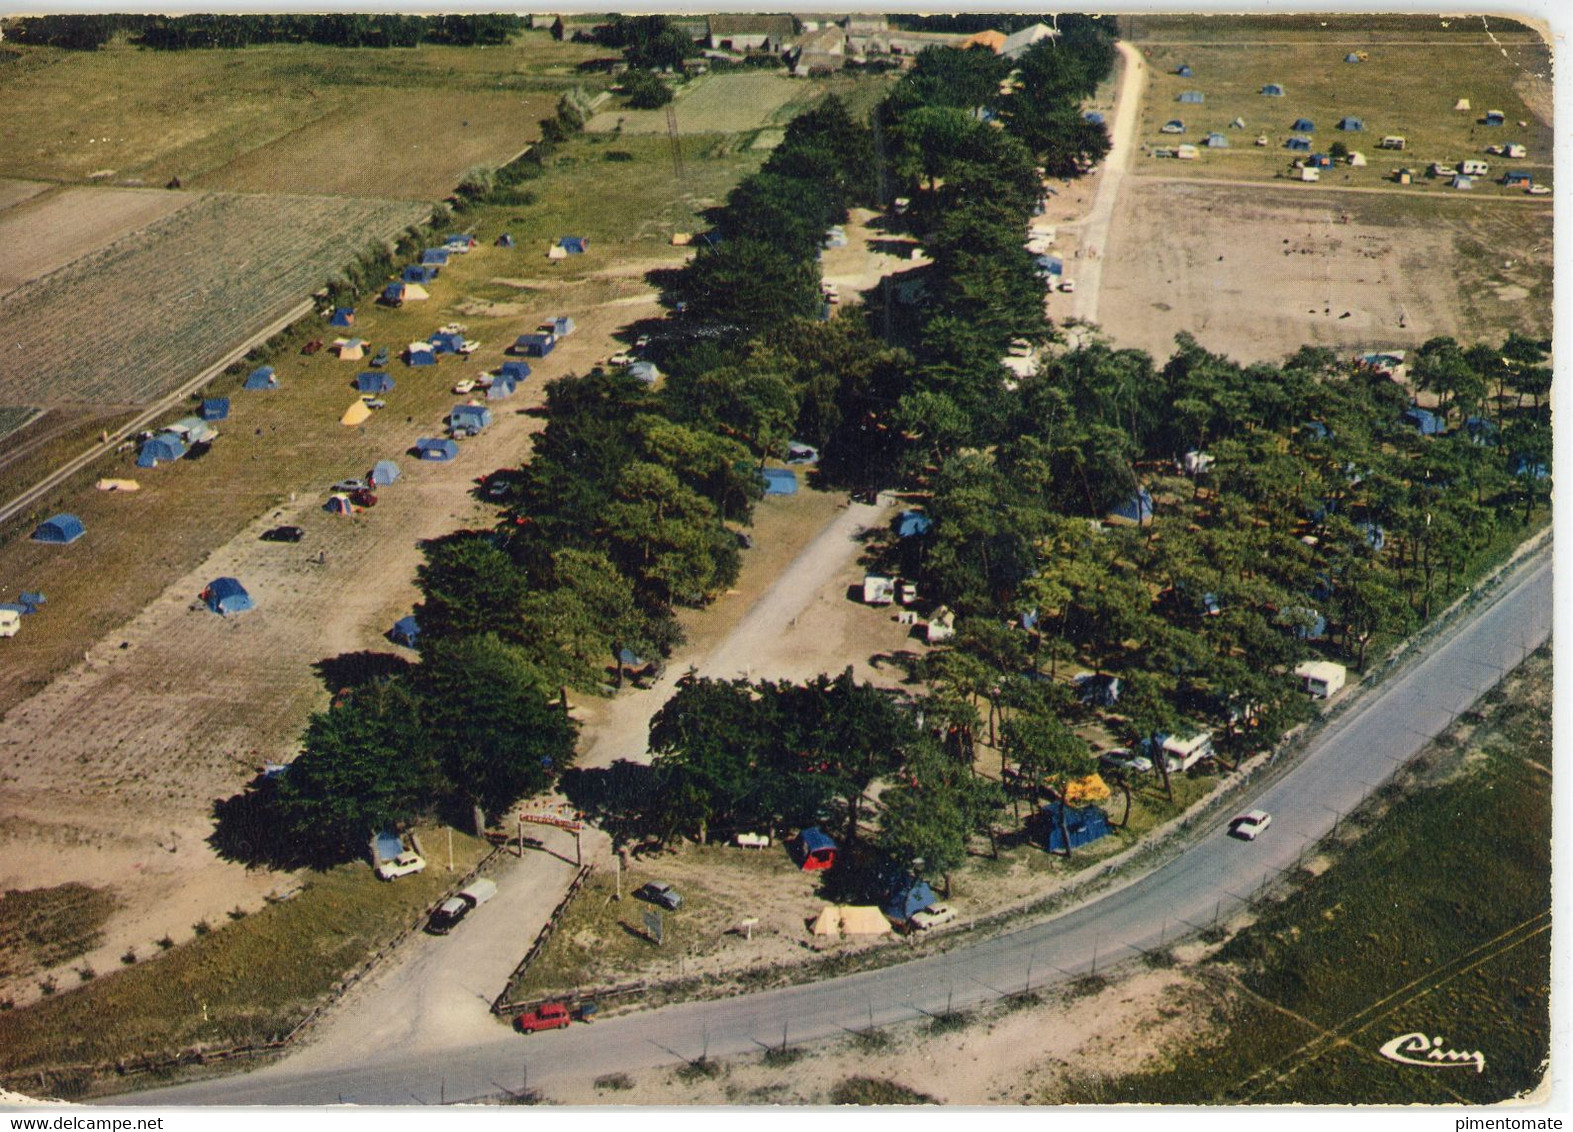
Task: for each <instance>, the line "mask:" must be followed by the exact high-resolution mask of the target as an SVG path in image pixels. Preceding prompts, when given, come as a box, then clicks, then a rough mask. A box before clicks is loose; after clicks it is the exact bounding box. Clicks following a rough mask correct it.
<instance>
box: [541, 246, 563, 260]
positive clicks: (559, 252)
mask: <svg viewBox="0 0 1573 1132" xmlns="http://www.w3.org/2000/svg"><path fill="white" fill-rule="evenodd" d="M546 258H547V259H567V258H568V250H567V249H566V248H562V247H559V246H557V245H556V244H553V245H552V246H551V247H549V248H547V249H546Z"/></svg>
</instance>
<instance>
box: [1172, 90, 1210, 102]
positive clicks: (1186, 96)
mask: <svg viewBox="0 0 1573 1132" xmlns="http://www.w3.org/2000/svg"><path fill="white" fill-rule="evenodd" d="M1175 101H1176V102H1205V101H1206V98H1205V97H1204V96H1203V95H1202V92H1201V91H1199V90H1184V91H1181V92H1180V97H1179V98H1176V99H1175Z"/></svg>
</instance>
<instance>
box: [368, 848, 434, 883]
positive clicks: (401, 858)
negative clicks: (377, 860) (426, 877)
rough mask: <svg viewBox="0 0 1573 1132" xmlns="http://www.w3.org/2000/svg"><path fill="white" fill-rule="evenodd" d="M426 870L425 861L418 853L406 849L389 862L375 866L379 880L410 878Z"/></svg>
mask: <svg viewBox="0 0 1573 1132" xmlns="http://www.w3.org/2000/svg"><path fill="white" fill-rule="evenodd" d="M425 868H426V861H425V859H424V858H423V857H421V855H420V854H419V853H416V852H414V851H412V850H409V849H406V850H405V851H404V852H402V853H400V854H399V855H398V856H397V857H395V858H393V860H391V861H384V862H383V863H382V864H380V865H378V866H377V876H378V878H379V879H381V880H397V879H398V878H399V877H407V876H411V875H413V874H415V873H418V872H421V871H422V870H424V869H425Z"/></svg>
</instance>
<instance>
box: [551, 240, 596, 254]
mask: <svg viewBox="0 0 1573 1132" xmlns="http://www.w3.org/2000/svg"><path fill="white" fill-rule="evenodd" d="M557 246H558V247H560V248H562V249H563V251H565V252H567V253H568V254H569V255H583V254H584V253H585V252H587V251H589V250H590V238H589V237H588V236H564V237H563V238H562V239H560V240H558V241H557Z"/></svg>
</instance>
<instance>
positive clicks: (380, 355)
mask: <svg viewBox="0 0 1573 1132" xmlns="http://www.w3.org/2000/svg"><path fill="white" fill-rule="evenodd" d="M371 364H372V366H373V368H378V369H380V368H381V367H383V366H385V365H387V364H388V348H387V347H386V346H384V347H383V348H382V349H380V350H378V351H377V356H376V357H374V358H372V359H371Z"/></svg>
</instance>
